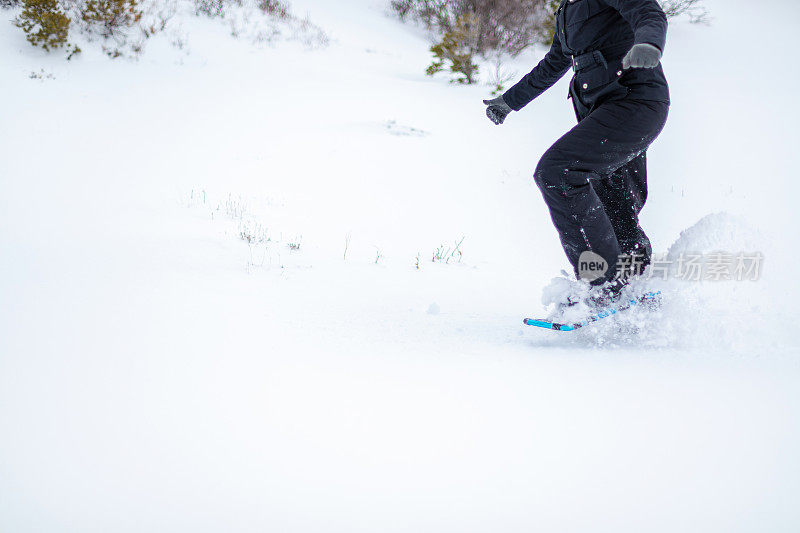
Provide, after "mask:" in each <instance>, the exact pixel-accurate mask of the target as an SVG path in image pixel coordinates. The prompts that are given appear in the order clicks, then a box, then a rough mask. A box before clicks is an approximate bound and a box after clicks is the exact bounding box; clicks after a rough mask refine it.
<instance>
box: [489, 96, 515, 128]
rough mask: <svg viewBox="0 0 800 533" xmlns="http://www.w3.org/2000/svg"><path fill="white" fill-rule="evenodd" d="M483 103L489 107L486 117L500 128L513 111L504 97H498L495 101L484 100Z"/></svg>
mask: <svg viewBox="0 0 800 533" xmlns="http://www.w3.org/2000/svg"><path fill="white" fill-rule="evenodd" d="M483 103H484V104H486V105H487V106H489V107H487V108H486V116H487V117H489V120H491V121H492V122H494V123H495V124H497V125H498V126H499V125H500V124H502V123H503V122H505V120H506V117H507V116H508V114H509V113H511V112H512V111H513V109H511V108H510V107H508V104H507V103H506V101H505V100H503V97H502V96H498V97H497V98H495V99H494V100H484V101H483Z"/></svg>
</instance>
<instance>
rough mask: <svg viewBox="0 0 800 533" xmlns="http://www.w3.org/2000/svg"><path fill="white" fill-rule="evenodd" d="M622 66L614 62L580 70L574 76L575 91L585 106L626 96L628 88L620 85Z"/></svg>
mask: <svg viewBox="0 0 800 533" xmlns="http://www.w3.org/2000/svg"><path fill="white" fill-rule="evenodd" d="M622 74H623V71H622V64H621V62H619V61H615V62H613V63H612V64H610V65H609V64H607V63H606V62H605V60H603V62H602V64H599V65H596V66H594V67H591V68H588V69H586V70H582V71H580V72H578V73H576V74H575V80H576V82H577V83H576V89H577V92H578V94H579V95H580V97H581V100H582V101H583V102H584V103H586V104H587V105H590V106H591V105H593V104H596V103H601V102H602V101H607V100H612V99H613V100H618V99H622V98H625V97H626V96H627V95H628V88H627V87H625V86H624V85H622V84H621V83H620V78H621V77H622Z"/></svg>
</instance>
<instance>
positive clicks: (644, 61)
mask: <svg viewBox="0 0 800 533" xmlns="http://www.w3.org/2000/svg"><path fill="white" fill-rule="evenodd" d="M660 62H661V50H659V49H658V48H656V47H655V46H653V45H652V44H647V43H640V44H634V45H633V48H631V50H630V52H628V54H627V55H626V56H625V57H624V58H623V59H622V68H623V69H625V70H628V69H629V68H631V67H633V68H656V67H657V66H658V64H659V63H660Z"/></svg>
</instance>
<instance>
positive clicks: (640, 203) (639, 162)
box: [591, 152, 652, 274]
mask: <svg viewBox="0 0 800 533" xmlns="http://www.w3.org/2000/svg"><path fill="white" fill-rule="evenodd" d="M591 185H592V188H593V189H594V190H595V192H596V193H597V196H598V197H599V198H600V202H602V204H603V208H604V210H605V212H606V215H607V216H608V218H609V220H610V221H611V226H612V227H613V228H614V234H615V235H616V236H617V242H619V247H620V250H621V252H622V254H623V255H629V256H636V257H637V260H636V265H637V269H636V270H637V272H636V273H637V274H640V273H641V272H642V271H643V270H644V268H645V267H646V266H647V265H649V264H650V257H651V255H652V247H651V246H650V239H648V238H647V235H646V234H645V232H644V230H643V229H642V227H641V226H640V225H639V213H641V211H642V207H644V203H645V201H647V152H642V154H641V155H640V156H639V157H637V158H636V159H634V160H633V161H631V162H630V163H628V164H627V165H624V166H622V167H620V168H619V169H617V170H616V171H615V172H614V173H613V174H611V175H610V176H608V177H605V178H601V179H598V180H593V181H592V182H591Z"/></svg>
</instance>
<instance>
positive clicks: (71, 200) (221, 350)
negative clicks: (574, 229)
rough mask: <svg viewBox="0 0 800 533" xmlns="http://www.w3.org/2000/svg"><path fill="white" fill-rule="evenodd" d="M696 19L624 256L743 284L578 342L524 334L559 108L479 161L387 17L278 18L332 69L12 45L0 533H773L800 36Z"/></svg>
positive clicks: (727, 4)
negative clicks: (652, 253)
mask: <svg viewBox="0 0 800 533" xmlns="http://www.w3.org/2000/svg"><path fill="white" fill-rule="evenodd" d="M706 3H707V5H708V7H709V9H710V10H711V12H712V14H713V16H714V21H713V23H712V25H711V26H710V27H700V26H696V25H691V24H688V23H687V22H685V21H681V20H677V21H674V22H673V23H672V24H671V27H670V35H669V42H668V47H667V51H666V55H665V57H664V66H665V71H666V73H667V76H668V78H669V81H670V86H671V91H672V98H673V105H672V108H671V115H670V119H669V122H668V124H667V127H666V129H665V131H664V133H663V134H662V136H661V137H660V139H659V140H658V141H657V142H656V143H655V145H654V146H653V148H652V149H651V151H650V152H649V154H648V157H649V186H650V195H649V200H648V203H647V205H646V207H645V209H644V212H643V220H642V224H643V226H644V227H645V229H646V230H647V231H648V233H649V235H650V237H651V239H652V241H653V245H654V248H655V250H656V251H657V252H659V253H661V254H668V255H667V257H669V258H676V257H677V256H678V255H680V254H681V253H689V252H691V253H704V254H713V253H715V252H728V253H731V254H738V253H748V254H750V253H758V254H761V256H763V265H762V267H763V268H762V270H761V272H760V276H759V279H758V281H705V282H691V281H678V280H670V281H668V282H662V283H659V282H657V281H653V283H652V286H653V287H657V288H659V289H661V290H662V291H663V292H664V305H663V306H662V308H661V309H660V310H658V311H656V312H653V313H649V314H648V313H645V314H635V315H631V317H629V318H627V319H626V320H628V324H627V326H630V327H627V328H619V327H616V326H615V324H614V323H611V324H610V325H606V324H598V325H597V326H594V327H591V328H588V331H582V332H578V333H576V334H567V333H558V332H549V331H538V330H533V328H526V327H525V326H523V325H522V318H523V317H526V316H534V315H536V316H538V315H543V314H544V313H545V312H546V311H545V309H544V307H543V305H542V302H541V296H542V291H543V289H544V288H545V287H546V286H548V284H550V282H551V280H552V278H554V277H556V276H558V275H559V272H560V271H561V270H562V269H566V268H567V267H568V265H567V262H566V259H565V258H564V257H563V252H562V251H561V247H560V244H559V242H558V238H557V235H556V232H555V230H553V228H552V226H551V223H550V218H549V215H548V213H547V212H546V209H545V206H544V203H543V202H542V199H541V195H540V193H539V191H538V189H537V187H536V185H535V184H534V183H533V180H532V178H531V175H532V173H533V170H534V168H535V166H536V162H537V161H538V158H539V157H540V156H541V154H542V153H543V152H544V150H546V149H547V147H548V146H550V144H551V143H552V142H553V141H554V140H555V139H557V138H558V137H559V136H561V135H562V134H563V133H564V132H565V131H567V129H568V128H570V127H571V126H572V124H573V123H574V115H573V112H572V109H571V107H570V104H569V103H568V102H567V101H566V93H567V81H568V78H566V77H565V79H564V80H562V81H561V82H560V83H559V84H558V85H557V86H556V87H554V88H553V89H552V90H551V91H549V92H548V93H546V94H545V95H543V96H542V97H541V98H540V99H538V100H537V101H535V102H534V103H532V104H531V105H529V106H528V107H527V108H525V109H524V110H523V112H521V113H515V114H513V115H512V116H511V117H510V118H509V119H508V121H507V122H506V124H505V125H503V126H502V127H494V126H493V125H492V124H490V123H489V122H488V121H487V120H486V117H485V115H484V106H483V105H482V103H481V99H482V98H485V97H486V96H488V94H489V90H490V89H489V88H488V87H487V86H485V85H483V86H481V85H478V86H469V87H462V86H455V85H452V84H449V83H447V81H446V78H445V77H441V78H439V77H436V78H430V77H427V76H425V72H424V70H425V66H426V65H427V64H428V63H429V62H430V54H429V52H428V47H429V46H430V43H429V41H428V40H427V37H426V35H425V34H424V32H422V31H421V30H419V29H416V28H414V27H412V26H409V25H404V24H401V23H400V22H398V21H397V20H396V19H394V18H393V17H392V16H390V14H389V10H388V8H387V4H388V2H384V1H383V0H342V1H339V2H331V1H329V0H294V1H293V2H292V5H293V8H294V10H295V12H297V13H298V14H299V15H300V16H305V15H306V14H307V15H308V20H310V21H312V22H313V23H314V24H315V25H316V26H318V27H319V28H321V29H322V30H323V31H324V32H325V34H326V35H327V37H328V38H329V42H328V43H327V45H326V44H325V43H316V42H315V43H313V44H310V43H309V42H307V41H304V40H303V39H302V38H293V37H292V36H291V35H287V38H285V39H278V40H276V41H275V42H273V43H272V44H268V45H267V44H264V43H254V42H253V40H252V39H249V38H244V37H242V38H239V39H234V38H232V37H231V36H230V27H229V26H226V24H224V23H222V22H220V21H219V20H208V19H203V18H197V17H194V16H192V15H191V14H190V13H189V11H190V10H189V8H188V7H186V6H183V7H184V8H185V9H184V11H186V12H180V13H179V16H177V17H176V19H175V25H174V27H170V31H169V32H165V33H164V34H163V35H159V36H157V37H155V38H154V39H153V40H152V41H151V42H150V43H148V46H147V49H146V51H145V53H144V54H143V55H142V57H141V58H140V59H139V60H138V61H130V60H124V59H123V60H116V61H112V60H109V59H108V58H107V57H105V55H103V53H102V52H101V51H100V50H99V49H98V48H97V47H91V46H86V47H84V52H83V53H82V54H81V55H80V56H78V57H77V58H75V59H73V60H72V61H69V62H67V61H65V60H64V59H63V55H58V54H51V55H48V54H47V53H45V52H42V51H41V50H38V49H35V48H32V47H31V46H30V45H29V44H28V43H27V42H26V41H25V37H24V34H23V33H22V32H21V31H20V30H19V29H18V28H16V27H14V26H13V24H12V23H11V22H10V20H11V19H12V18H13V17H14V16H15V12H14V11H13V10H1V11H0V14H2V15H3V16H4V17H5V19H7V20H3V21H0V81H1V82H2V94H3V95H4V102H5V106H4V110H5V112H4V114H3V120H2V128H0V531H3V532H6V531H7V532H9V533H18V532H33V531H47V532H62V531H63V532H66V531H80V532H95V531H96V532H101V531H102V532H106V531H114V532H120V533H122V532H144V531H147V532H178V531H180V532H183V531H187V532H188V531H191V532H222V531H236V532H245V531H247V532H249V531H253V532H256V531H258V532H263V531H275V532H304V533H305V532H326V533H328V532H330V533H332V532H348V533H350V532H378V531H380V532H427V531H431V532H458V533H465V532H476V533H477V532H486V531H503V532H509V533H510V532H529V531H546V532H573V531H574V532H578V531H580V532H584V531H592V532H598V531H609V532H610V531H613V532H621V531H626V532H627V531H630V532H642V531H647V532H661V531H663V532H675V531H691V532H704V533H706V532H726V533H727V532H740V531H741V532H782V531H786V532H789V531H797V530H798V528H800V511H799V510H798V507H797V505H796V502H797V500H798V497H800V458H799V457H798V454H797V450H798V449H800V387H798V385H799V384H800V381H799V380H800V364H799V363H800V338H799V337H798V335H797V333H796V326H795V324H794V320H795V317H796V316H797V315H798V304H797V301H798V300H797V298H798V296H800V281H798V276H797V264H798V261H799V260H800V252H798V250H800V238H798V235H800V231H799V230H800V227H798V226H800V225H799V224H798V222H797V218H796V212H797V209H796V206H795V203H796V198H798V195H800V185H799V184H798V182H799V181H800V180H799V179H798V178H800V176H798V171H797V168H798V164H797V157H798V156H797V154H798V152H797V146H798V143H799V142H800V135H798V133H797V131H796V129H795V127H794V126H795V124H797V123H798V118H800V117H799V116H798V111H797V110H796V109H794V108H790V107H788V106H787V105H786V103H785V98H786V97H785V96H784V94H783V93H784V92H785V90H786V88H791V87H793V86H794V85H796V84H797V83H798V82H800V75H798V74H797V72H796V69H794V68H787V66H786V64H785V63H786V61H787V59H786V53H785V51H786V50H791V49H792V46H791V45H792V41H793V40H794V39H793V35H794V34H795V33H796V28H797V20H798V17H799V16H800V6H798V5H797V2H795V1H794V0H769V1H767V2H763V3H753V2H747V3H745V2H742V1H739V0H727V1H723V0H709V1H708V2H706ZM767 19H768V20H769V22H770V24H769V26H770V29H769V30H768V31H769V34H768V35H767V36H766V37H763V38H762V37H760V36H758V35H759V32H758V31H757V29H756V28H760V27H761V26H763V25H765V24H764V22H765V21H766V20H767ZM176 39H178V40H179V41H180V46H176V45H175V40H176ZM765 40H766V41H768V42H769V45H768V46H765V45H764V44H763V42H764V41H765ZM544 51H545V50H543V49H541V48H537V49H535V50H531V51H530V52H528V53H526V54H524V55H523V56H521V57H519V58H518V59H517V60H515V61H514V63H513V64H509V65H507V68H509V69H511V70H516V71H517V72H518V74H519V75H520V76H521V75H522V74H523V73H525V72H527V71H528V70H529V69H530V68H531V67H532V66H533V65H534V64H535V63H536V62H537V61H538V60H539V59H541V57H542V54H543V53H544ZM32 73H33V74H35V75H34V76H32ZM433 259H435V261H434V260H433ZM621 332H627V333H621Z"/></svg>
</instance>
